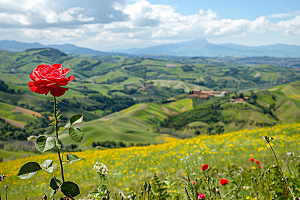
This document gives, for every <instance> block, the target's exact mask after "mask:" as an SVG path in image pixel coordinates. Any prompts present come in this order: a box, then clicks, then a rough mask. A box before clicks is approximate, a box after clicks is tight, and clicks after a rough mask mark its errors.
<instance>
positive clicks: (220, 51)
mask: <svg viewBox="0 0 300 200" xmlns="http://www.w3.org/2000/svg"><path fill="white" fill-rule="evenodd" d="M46 47H51V48H55V49H58V50H60V51H63V52H65V53H73V54H83V55H88V54H95V55H121V56H128V55H139V56H148V57H153V56H154V57H169V56H179V57H184V56H186V57H193V56H207V57H211V56H237V57H239V56H240V57H249V56H270V57H300V46H297V45H287V44H274V45H266V46H257V47H252V46H244V45H236V44H219V45H218V44H212V43H209V42H208V41H207V40H206V39H203V38H201V39H195V40H190V41H187V42H180V43H175V44H163V45H158V46H153V47H147V48H133V49H125V50H124V49H123V50H119V51H115V52H102V51H97V50H93V49H89V48H83V47H78V46H76V45H73V44H62V45H42V44H40V43H37V42H35V43H22V42H17V41H8V40H3V41H0V50H5V51H13V52H19V51H24V50H26V49H32V48H46Z"/></svg>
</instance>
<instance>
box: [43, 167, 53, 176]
mask: <svg viewBox="0 0 300 200" xmlns="http://www.w3.org/2000/svg"><path fill="white" fill-rule="evenodd" d="M44 170H45V172H48V173H49V174H52V172H53V171H54V167H53V166H51V167H49V168H47V169H44Z"/></svg>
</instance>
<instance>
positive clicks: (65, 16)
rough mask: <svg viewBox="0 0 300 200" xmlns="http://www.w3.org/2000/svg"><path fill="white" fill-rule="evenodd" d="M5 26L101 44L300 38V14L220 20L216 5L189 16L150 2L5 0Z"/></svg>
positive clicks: (24, 33) (33, 36)
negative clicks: (252, 36)
mask: <svg viewBox="0 0 300 200" xmlns="http://www.w3.org/2000/svg"><path fill="white" fill-rule="evenodd" d="M288 12H289V11H288ZM283 17H289V19H287V20H281V21H279V22H277V23H273V22H271V21H270V20H269V19H270V18H283ZM292 17H293V18H292ZM0 27H1V29H0V31H1V33H4V32H5V34H4V35H3V34H0V40H1V39H16V40H18V39H19V38H21V39H23V41H24V40H26V39H30V40H32V41H34V40H37V39H39V41H43V42H46V43H54V42H55V41H57V43H61V42H64V41H68V42H72V43H77V44H78V43H80V44H87V45H94V46H93V47H94V48H95V47H96V46H99V48H100V47H101V46H102V45H105V46H109V45H110V44H111V45H112V46H113V45H116V44H119V43H122V44H129V45H130V44H139V43H147V44H153V43H154V41H155V42H157V43H163V42H170V41H183V40H189V39H194V38H199V37H207V38H209V37H225V36H234V37H243V36H246V35H247V34H249V33H251V34H253V33H258V34H259V33H262V32H264V33H266V32H272V31H280V32H281V33H282V34H283V35H287V36H300V13H299V11H294V12H292V11H291V12H290V13H277V14H276V13H275V14H273V15H268V16H261V17H258V18H256V19H254V20H248V19H224V18H223V19H220V18H219V17H218V15H217V13H216V12H214V11H213V10H212V9H208V10H203V9H199V11H198V12H197V13H195V14H190V15H183V14H180V13H178V12H176V7H173V6H171V5H162V4H155V5H154V4H151V3H150V2H148V1H147V0H137V1H135V2H134V3H132V4H126V3H125V0H109V1H107V0H94V1H93V0H86V1H82V0H72V1H60V0H0ZM4 30H5V31H4ZM8 33H10V34H8ZM99 48H98V49H99Z"/></svg>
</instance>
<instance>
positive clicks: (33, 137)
mask: <svg viewBox="0 0 300 200" xmlns="http://www.w3.org/2000/svg"><path fill="white" fill-rule="evenodd" d="M36 139H37V136H35V135H31V136H29V137H28V138H27V141H31V140H36Z"/></svg>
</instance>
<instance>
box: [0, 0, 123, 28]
mask: <svg viewBox="0 0 300 200" xmlns="http://www.w3.org/2000/svg"><path fill="white" fill-rule="evenodd" d="M116 3H118V4H120V5H122V4H125V0H110V1H107V0H97V1H92V0H85V1H79V0H72V1H60V0H51V1H50V0H10V1H7V0H0V26H1V27H7V28H16V27H18V28H19V27H20V28H22V27H28V28H35V29H44V28H47V27H64V28H69V27H70V28H74V27H75V26H80V25H83V24H92V23H111V22H114V21H125V20H128V15H126V14H125V13H124V12H122V11H119V10H116V9H115V8H114V5H115V4H116Z"/></svg>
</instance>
